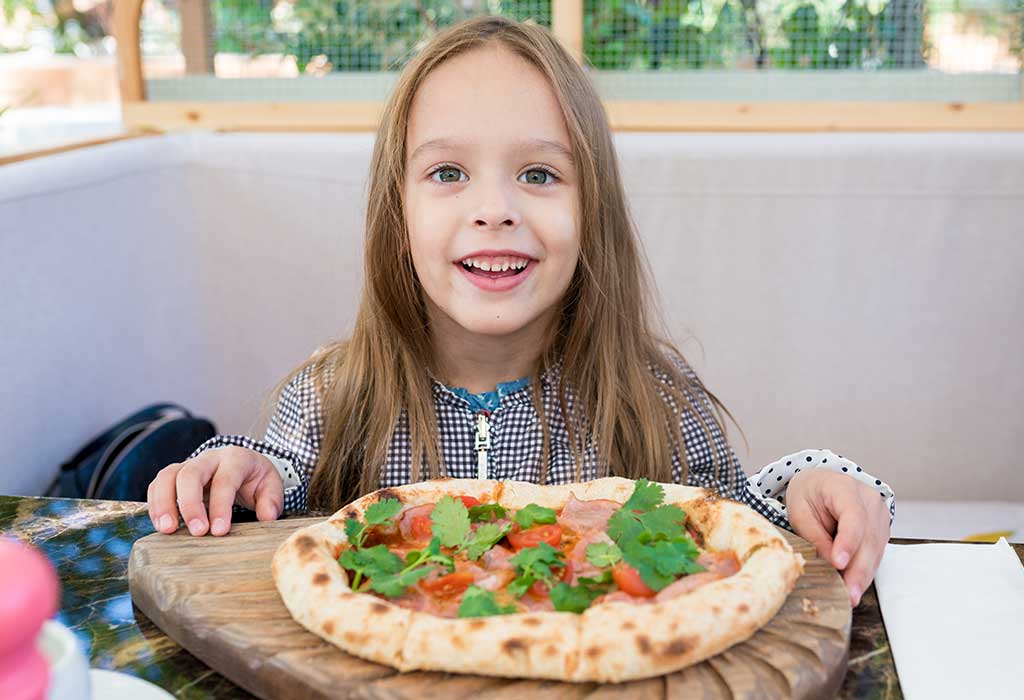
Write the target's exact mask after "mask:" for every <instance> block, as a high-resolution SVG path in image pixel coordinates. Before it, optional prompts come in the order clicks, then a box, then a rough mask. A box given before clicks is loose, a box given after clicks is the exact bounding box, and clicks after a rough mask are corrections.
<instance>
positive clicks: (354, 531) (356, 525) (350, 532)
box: [345, 518, 366, 547]
mask: <svg viewBox="0 0 1024 700" xmlns="http://www.w3.org/2000/svg"><path fill="white" fill-rule="evenodd" d="M365 530H366V525H363V524H362V523H361V522H359V521H358V520H356V519H355V518H349V519H348V520H346V521H345V537H347V538H348V541H349V543H350V544H351V545H352V546H353V547H359V546H362V544H363V532H364V531H365Z"/></svg>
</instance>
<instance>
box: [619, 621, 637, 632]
mask: <svg viewBox="0 0 1024 700" xmlns="http://www.w3.org/2000/svg"><path fill="white" fill-rule="evenodd" d="M622 629H624V630H635V629H636V623H635V622H633V621H632V620H626V621H625V622H623V623H622Z"/></svg>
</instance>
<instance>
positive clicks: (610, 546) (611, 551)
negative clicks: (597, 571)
mask: <svg viewBox="0 0 1024 700" xmlns="http://www.w3.org/2000/svg"><path fill="white" fill-rule="evenodd" d="M620 559H622V550H620V549H619V547H618V545H616V544H615V543H614V542H594V543H593V544H589V545H587V561H589V562H590V563H591V564H593V565H594V566H596V567H598V568H604V567H606V566H613V565H615V564H616V563H617V562H618V561H619V560H620Z"/></svg>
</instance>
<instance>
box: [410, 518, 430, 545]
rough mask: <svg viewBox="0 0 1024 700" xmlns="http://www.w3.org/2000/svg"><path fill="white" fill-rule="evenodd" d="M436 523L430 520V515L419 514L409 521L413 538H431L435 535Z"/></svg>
mask: <svg viewBox="0 0 1024 700" xmlns="http://www.w3.org/2000/svg"><path fill="white" fill-rule="evenodd" d="M433 527H434V524H433V523H432V522H431V521H430V516H429V515H417V516H415V517H414V518H413V519H412V521H411V522H410V523H409V532H410V533H411V534H412V536H413V539H416V540H429V539H430V538H431V537H433V536H434V530H433Z"/></svg>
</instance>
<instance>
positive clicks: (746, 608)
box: [736, 603, 750, 613]
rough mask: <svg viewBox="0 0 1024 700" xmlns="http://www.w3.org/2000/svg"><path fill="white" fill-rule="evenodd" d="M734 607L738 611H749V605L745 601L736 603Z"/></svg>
mask: <svg viewBox="0 0 1024 700" xmlns="http://www.w3.org/2000/svg"><path fill="white" fill-rule="evenodd" d="M736 609H737V610H738V611H739V612H740V613H746V612H749V611H750V606H749V605H747V604H746V603H740V604H739V605H738V606H737V607H736Z"/></svg>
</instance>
